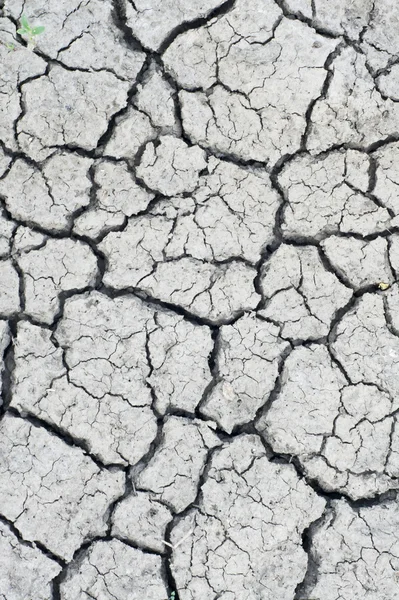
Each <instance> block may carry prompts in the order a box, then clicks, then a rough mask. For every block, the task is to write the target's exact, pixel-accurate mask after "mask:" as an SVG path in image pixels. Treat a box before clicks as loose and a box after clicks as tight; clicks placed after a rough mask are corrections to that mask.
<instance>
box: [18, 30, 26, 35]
mask: <svg viewBox="0 0 399 600" xmlns="http://www.w3.org/2000/svg"><path fill="white" fill-rule="evenodd" d="M17 33H19V35H26V34H27V33H28V32H27V31H26V29H17Z"/></svg>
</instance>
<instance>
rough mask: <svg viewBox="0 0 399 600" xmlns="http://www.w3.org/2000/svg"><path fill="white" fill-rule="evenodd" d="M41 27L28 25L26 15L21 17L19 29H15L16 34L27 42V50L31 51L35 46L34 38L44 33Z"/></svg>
mask: <svg viewBox="0 0 399 600" xmlns="http://www.w3.org/2000/svg"><path fill="white" fill-rule="evenodd" d="M44 29H45V28H44V27H43V25H38V26H37V27H32V26H31V25H30V24H29V21H28V18H27V17H26V15H22V16H21V21H20V28H19V29H17V33H19V35H23V36H25V37H26V38H27V40H28V50H33V48H34V47H35V44H36V37H37V36H38V35H40V34H41V33H43V31H44Z"/></svg>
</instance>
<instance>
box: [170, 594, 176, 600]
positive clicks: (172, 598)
mask: <svg viewBox="0 0 399 600" xmlns="http://www.w3.org/2000/svg"><path fill="white" fill-rule="evenodd" d="M175 597H176V592H171V594H170V600H175Z"/></svg>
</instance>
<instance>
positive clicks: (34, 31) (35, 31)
mask: <svg viewBox="0 0 399 600" xmlns="http://www.w3.org/2000/svg"><path fill="white" fill-rule="evenodd" d="M44 30H45V27H43V25H39V26H38V27H34V28H33V29H32V34H33V35H39V33H43V31H44Z"/></svg>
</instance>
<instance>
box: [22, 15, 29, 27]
mask: <svg viewBox="0 0 399 600" xmlns="http://www.w3.org/2000/svg"><path fill="white" fill-rule="evenodd" d="M21 25H22V27H23V28H24V29H30V26H29V21H28V17H27V16H26V15H22V16H21Z"/></svg>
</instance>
